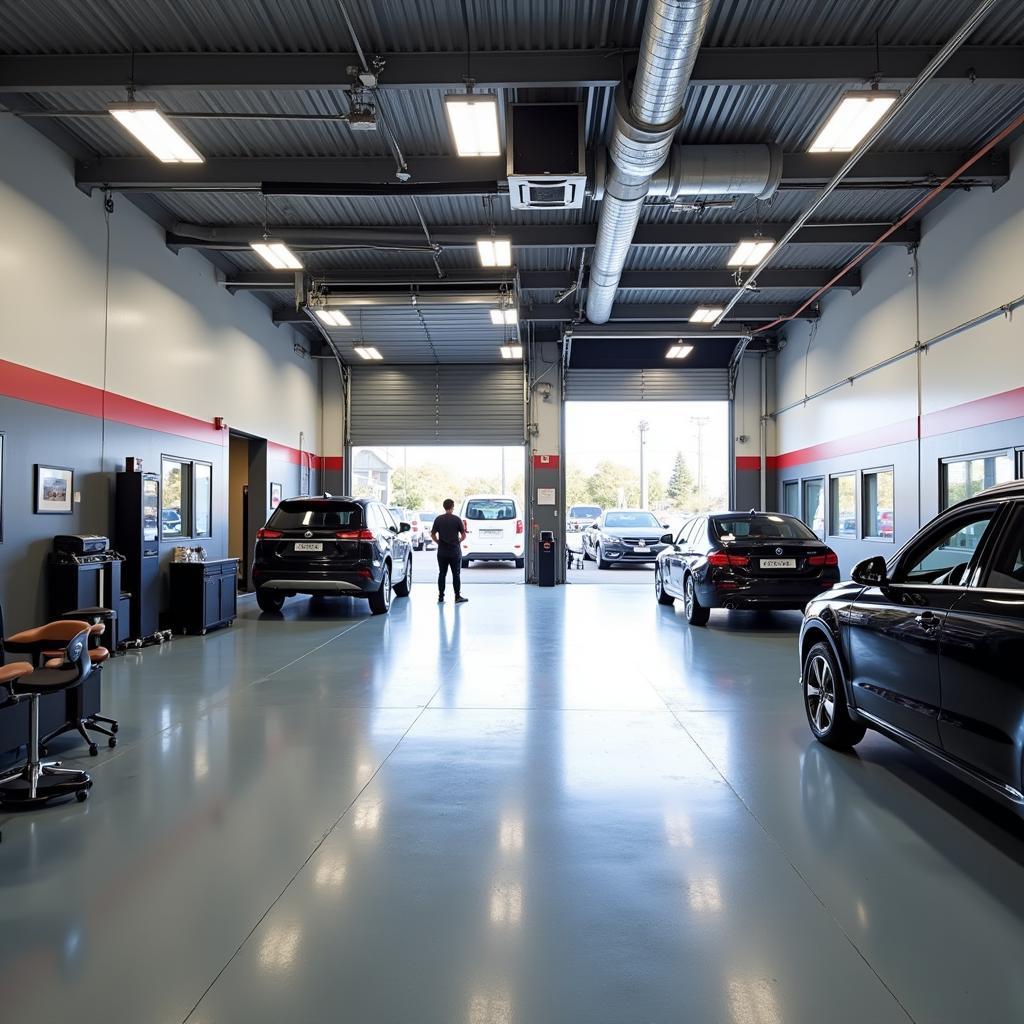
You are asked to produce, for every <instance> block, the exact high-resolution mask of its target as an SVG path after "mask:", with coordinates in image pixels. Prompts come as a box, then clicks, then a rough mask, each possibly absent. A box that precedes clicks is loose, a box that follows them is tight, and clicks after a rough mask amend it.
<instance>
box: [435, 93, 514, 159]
mask: <svg viewBox="0 0 1024 1024" xmlns="http://www.w3.org/2000/svg"><path fill="white" fill-rule="evenodd" d="M444 109H445V113H446V114H447V115H448V124H449V125H450V126H451V129H452V137H453V138H454V139H455V152H456V153H458V154H459V156H500V155H501V142H500V140H499V138H498V101H497V98H496V97H494V96H489V95H486V94H477V93H463V94H455V95H452V96H445V98H444Z"/></svg>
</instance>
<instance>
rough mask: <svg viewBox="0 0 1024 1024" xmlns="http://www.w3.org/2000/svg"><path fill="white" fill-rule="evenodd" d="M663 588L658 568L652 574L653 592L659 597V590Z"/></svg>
mask: <svg viewBox="0 0 1024 1024" xmlns="http://www.w3.org/2000/svg"><path fill="white" fill-rule="evenodd" d="M663 589H664V586H663V584H662V582H661V570H660V569H659V570H658V571H657V572H656V573H655V574H654V592H655V594H657V595H658V597H661V592H662V590H663Z"/></svg>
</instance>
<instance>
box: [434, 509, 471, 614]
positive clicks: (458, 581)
mask: <svg viewBox="0 0 1024 1024" xmlns="http://www.w3.org/2000/svg"><path fill="white" fill-rule="evenodd" d="M454 512H455V502H454V501H452V499H451V498H446V499H445V502H444V515H440V516H438V517H437V518H436V519H435V520H434V525H433V526H432V527H431V528H430V536H431V537H432V538H433V541H434V543H435V544H436V545H437V569H438V572H437V600H438V603H439V604H440V603H441V602H442V601H443V600H444V584H445V579H446V578H447V576H448V570H449V569H451V571H452V589H453V590H454V591H455V603H456V604H465V603H466V601H467V598H465V597H463V596H462V546H461V545H462V542H463V541H464V540H465V539H466V531H465V529H464V528H463V525H462V520H461V519H460V518H459V517H458V516H457V515H455V514H454Z"/></svg>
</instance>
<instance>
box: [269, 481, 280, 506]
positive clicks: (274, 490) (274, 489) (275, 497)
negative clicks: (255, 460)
mask: <svg viewBox="0 0 1024 1024" xmlns="http://www.w3.org/2000/svg"><path fill="white" fill-rule="evenodd" d="M280 504H281V485H280V484H275V483H272V484H271V485H270V507H271V508H272V509H275V508H277V506H278V505H280Z"/></svg>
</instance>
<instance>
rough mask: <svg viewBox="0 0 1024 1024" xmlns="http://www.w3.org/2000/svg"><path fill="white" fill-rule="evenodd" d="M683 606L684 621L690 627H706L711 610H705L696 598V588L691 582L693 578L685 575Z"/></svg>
mask: <svg viewBox="0 0 1024 1024" xmlns="http://www.w3.org/2000/svg"><path fill="white" fill-rule="evenodd" d="M683 593H684V595H685V596H684V598H683V606H684V607H685V608H686V621H687V622H688V623H689V624H690V625H691V626H706V625H707V624H708V619H709V618H710V617H711V610H710V609H709V608H705V607H704V605H702V604H701V603H700V601H699V600H698V598H697V587H696V584H695V583H694V582H693V576H692V575H691V574H687V577H686V583H685V584H684V586H683Z"/></svg>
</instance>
